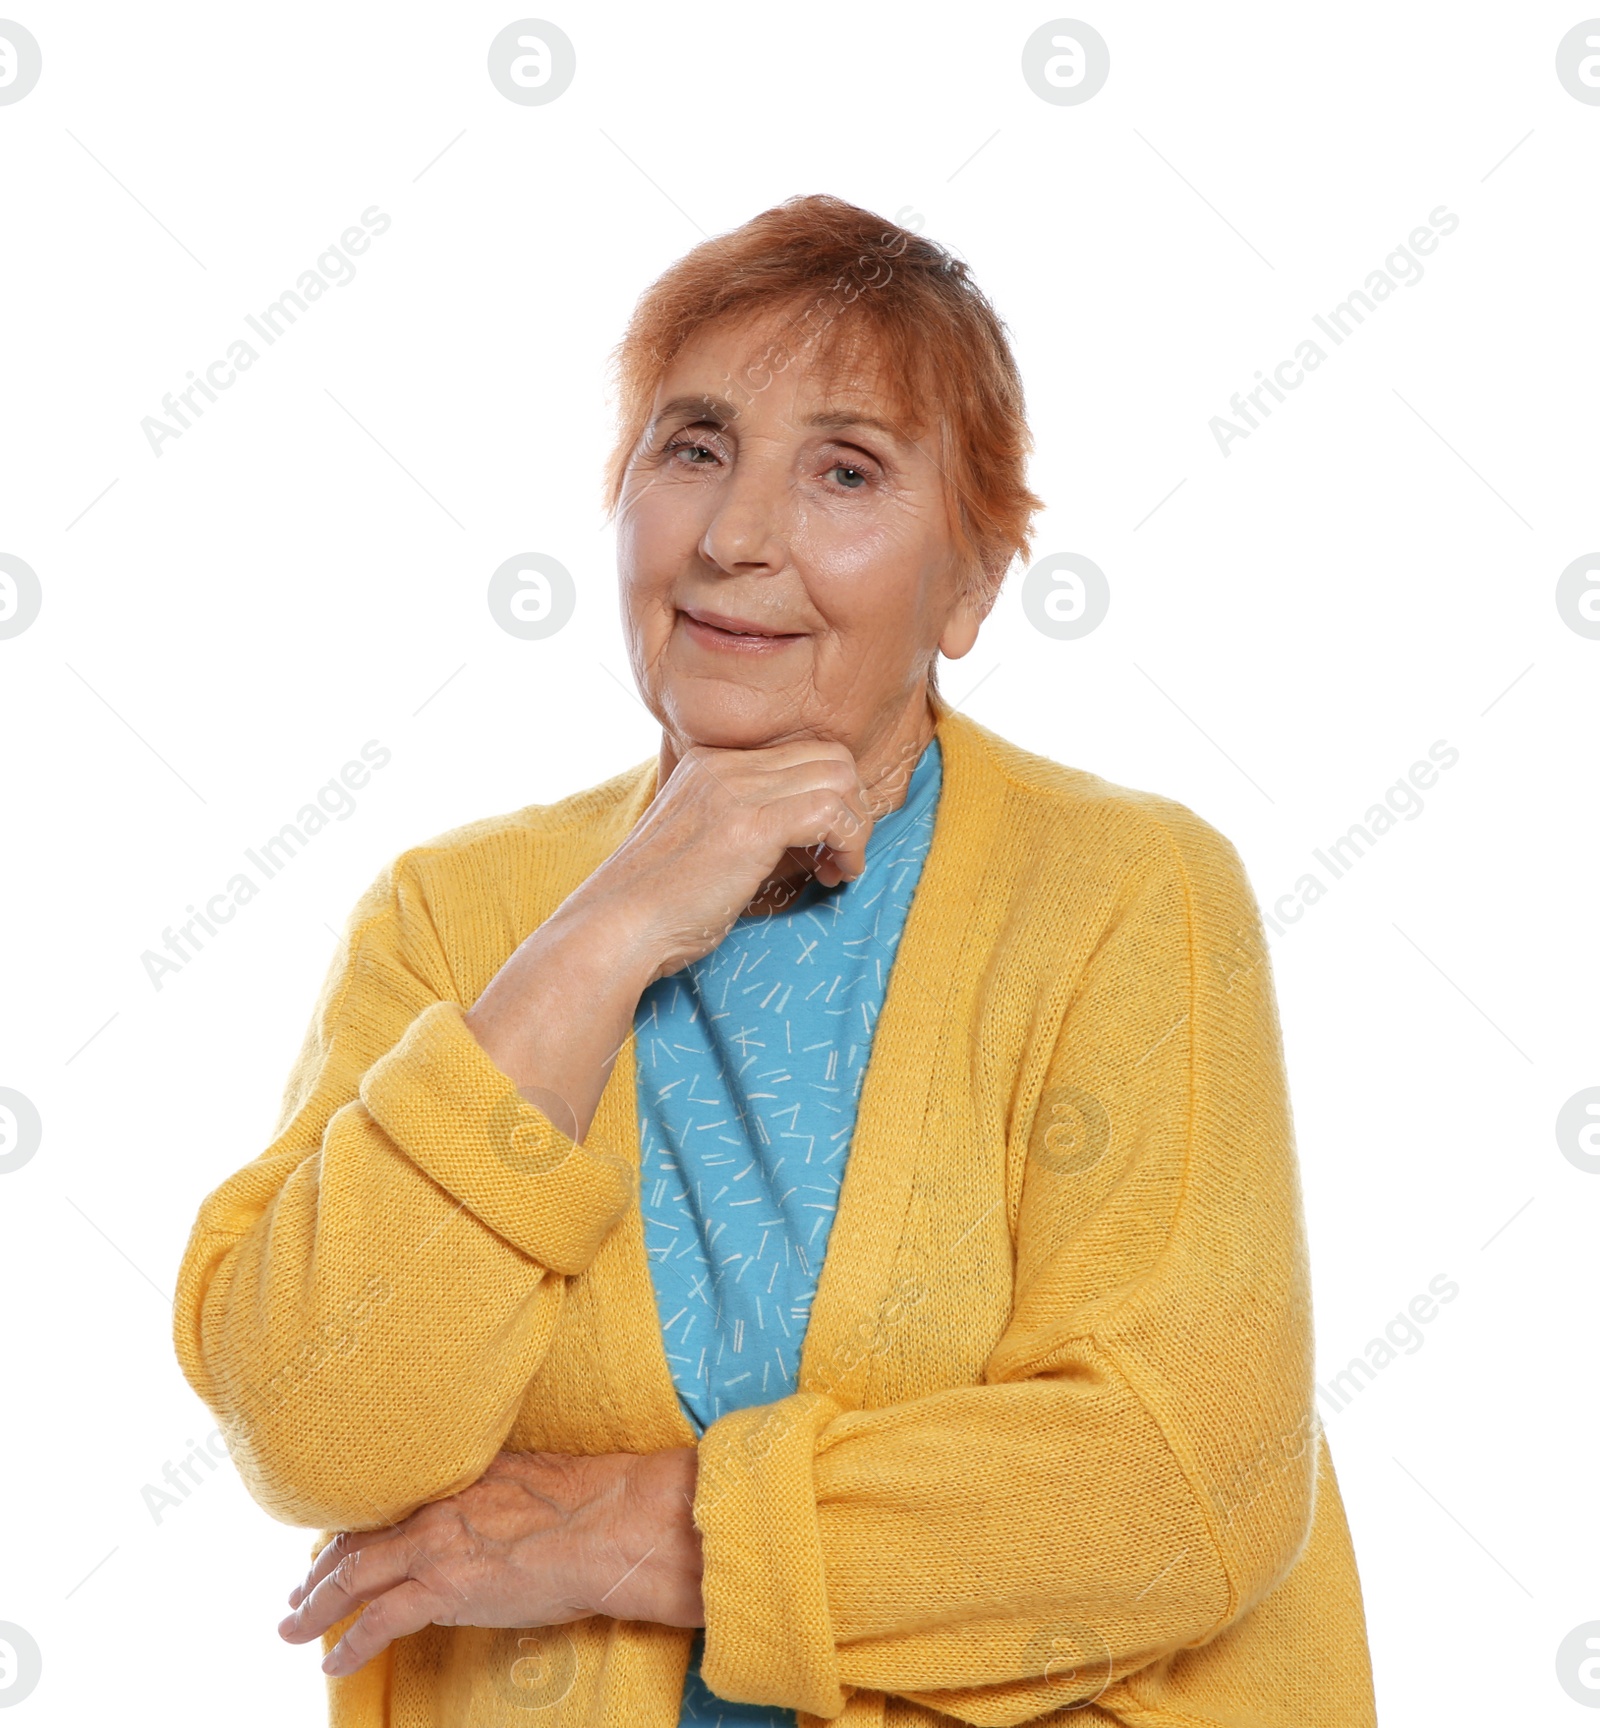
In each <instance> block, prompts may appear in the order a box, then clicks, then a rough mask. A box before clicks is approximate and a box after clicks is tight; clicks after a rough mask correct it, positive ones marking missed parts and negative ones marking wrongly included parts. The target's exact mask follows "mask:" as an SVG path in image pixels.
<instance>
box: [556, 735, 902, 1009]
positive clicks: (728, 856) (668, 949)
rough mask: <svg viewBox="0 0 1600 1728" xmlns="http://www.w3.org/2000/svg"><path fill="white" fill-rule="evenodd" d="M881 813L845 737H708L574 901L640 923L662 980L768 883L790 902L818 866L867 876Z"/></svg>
mask: <svg viewBox="0 0 1600 1728" xmlns="http://www.w3.org/2000/svg"><path fill="white" fill-rule="evenodd" d="M877 814H882V812H881V810H880V811H878V812H877ZM873 820H874V812H873V811H872V809H871V807H870V805H869V801H868V792H867V788H866V787H864V786H863V785H862V783H861V779H860V776H859V774H858V772H857V769H856V761H855V757H854V756H853V755H852V754H851V752H850V751H849V749H848V748H847V747H846V746H845V745H843V744H837V743H833V742H830V741H828V740H825V739H801V740H797V741H795V742H792V743H787V744H773V745H767V746H765V747H763V748H760V749H754V750H715V749H709V748H706V747H704V746H700V745H696V746H694V747H692V748H690V749H689V750H687V751H685V752H684V754H683V756H682V757H680V758H679V760H678V763H677V765H676V767H675V768H674V769H673V771H672V773H671V775H670V776H669V777H668V779H667V781H666V783H665V784H664V785H663V786H662V787H661V788H660V790H659V791H658V792H657V794H656V797H655V799H654V800H653V801H652V803H651V804H650V806H649V808H648V809H647V810H646V811H645V813H644V815H643V816H642V817H640V819H639V821H638V823H637V824H636V826H635V827H634V829H633V832H632V833H631V834H630V835H629V836H628V838H627V839H626V840H625V841H624V842H623V843H622V845H621V846H620V847H618V849H617V850H616V851H615V852H614V853H613V854H612V855H611V857H610V858H608V859H607V860H606V862H605V863H604V864H602V865H601V866H600V868H599V869H598V870H596V871H595V872H594V874H593V875H592V876H590V877H589V879H588V880H587V881H586V882H585V883H584V884H583V885H582V886H581V887H580V888H579V889H578V890H577V892H576V893H575V894H574V895H573V896H572V901H573V902H577V903H579V904H580V905H581V906H582V907H584V909H585V911H586V913H587V912H592V913H593V915H595V916H598V917H601V918H607V919H615V918H620V919H622V920H623V921H624V923H625V925H626V926H627V927H629V928H632V929H634V930H635V931H637V932H638V933H639V936H640V940H641V941H642V944H643V948H644V951H645V953H646V954H648V955H649V956H650V957H651V961H652V965H651V970H650V975H649V978H648V979H647V980H646V982H647V983H648V982H653V981H654V980H655V979H657V978H664V977H666V976H667V975H668V974H669V973H672V972H676V971H678V970H679V969H680V968H681V967H683V966H687V965H688V964H689V963H690V962H691V961H694V960H699V959H701V958H702V957H703V956H704V955H706V954H709V953H710V952H711V950H712V949H713V948H715V947H716V946H717V944H718V943H719V942H721V941H722V939H723V938H724V937H725V936H726V935H727V934H728V932H729V930H731V929H732V928H733V925H734V923H735V922H736V921H737V919H738V918H739V917H741V916H742V915H743V913H744V912H745V910H746V908H747V907H748V906H749V905H750V902H751V900H752V899H753V898H755V897H756V895H757V893H758V891H759V890H761V889H762V888H763V886H764V885H765V884H769V883H771V884H773V885H774V887H775V888H776V889H777V890H778V892H777V895H776V898H778V899H779V902H780V903H782V901H783V900H784V899H785V898H792V895H793V893H794V892H796V891H798V887H799V884H800V882H801V881H803V880H804V878H805V877H806V876H808V875H811V874H812V873H815V875H816V877H817V879H818V881H820V882H821V883H822V884H823V886H824V887H828V888H831V887H833V886H834V885H835V884H836V883H839V882H843V881H849V880H853V879H854V878H855V877H857V876H859V875H860V874H861V872H862V870H863V869H865V867H866V849H867V841H868V840H869V839H870V838H871V836H872V827H873ZM804 853H811V854H813V856H812V857H811V858H804V857H801V856H798V855H799V854H804ZM785 888H787V889H788V893H787V894H785V893H784V889H785ZM563 910H565V908H564V909H563Z"/></svg>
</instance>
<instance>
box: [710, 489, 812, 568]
mask: <svg viewBox="0 0 1600 1728" xmlns="http://www.w3.org/2000/svg"><path fill="white" fill-rule="evenodd" d="M792 508H793V497H792V493H791V490H790V488H789V486H788V484H787V476H786V475H784V476H780V475H778V474H777V473H775V472H772V471H769V470H768V469H767V468H766V465H765V464H761V463H752V464H749V465H747V466H741V467H738V468H735V470H734V471H733V472H732V473H731V474H730V475H729V476H728V478H727V479H726V480H725V481H723V483H722V484H721V485H720V486H719V487H718V488H717V491H716V496H715V502H714V504H713V506H712V512H711V519H710V521H709V522H708V523H707V524H706V530H705V533H704V534H703V535H702V536H701V540H700V553H701V556H702V557H703V558H705V560H706V561H707V563H709V564H713V565H715V566H717V568H719V569H721V570H725V571H727V572H728V574H730V575H734V574H739V575H751V574H756V575H759V574H761V573H762V572H764V571H769V570H770V571H777V570H781V569H783V568H784V566H785V565H786V564H787V563H788V562H789V548H788V539H789V521H790V513H791V511H792Z"/></svg>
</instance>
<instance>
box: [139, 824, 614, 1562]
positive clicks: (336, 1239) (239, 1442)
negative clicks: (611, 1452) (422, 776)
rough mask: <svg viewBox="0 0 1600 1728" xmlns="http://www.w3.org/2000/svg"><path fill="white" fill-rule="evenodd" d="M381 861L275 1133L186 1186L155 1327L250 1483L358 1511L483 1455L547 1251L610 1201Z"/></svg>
mask: <svg viewBox="0 0 1600 1728" xmlns="http://www.w3.org/2000/svg"><path fill="white" fill-rule="evenodd" d="M411 856H412V855H411V854H407V855H405V856H404V857H402V858H401V859H400V860H399V861H397V863H396V864H395V865H392V866H391V867H390V868H389V869H387V870H386V871H384V872H383V874H382V875H381V876H380V877H379V878H378V880H377V881H376V882H375V883H374V884H373V886H372V887H371V888H370V889H369V890H368V891H367V893H366V894H365V895H364V896H363V897H362V899H361V901H360V902H359V903H358V905H357V906H356V908H355V910H354V912H353V913H352V915H351V917H350V920H349V922H348V925H347V928H346V933H345V936H344V939H343V942H342V944H341V949H340V952H339V954H338V956H337V958H336V959H335V961H334V964H333V966H332V968H331V970H330V972H329V974H328V978H327V981H326V983H325V985H324V987H323V990H322V993H321V997H320V999H319V1001H318V1003H317V1007H316V1012H315V1015H314V1017H313V1020H312V1023H311V1028H310V1030H309V1032H308V1033H307V1035H306V1038H305V1041H304V1044H303V1046H302V1049H301V1052H300V1056H299V1059H298V1061H297V1062H296V1064H295V1067H294V1070H293V1072H292V1074H291V1076H290V1080H289V1084H288V1087H287V1089H286V1092H285V1096H284V1101H283V1107H282V1111H281V1114H280V1119H279V1123H278V1128H277V1134H276V1136H275V1138H274V1139H273V1141H272V1143H271V1145H269V1146H268V1147H267V1148H266V1150H265V1151H264V1152H262V1153H261V1154H260V1155H259V1156H258V1157H257V1158H255V1159H254V1160H253V1162H251V1163H249V1164H247V1165H245V1166H244V1168H243V1169H241V1170H239V1171H238V1172H237V1173H236V1174H235V1175H233V1176H231V1177H230V1178H229V1179H228V1180H227V1181H226V1182H224V1183H223V1184H222V1185H221V1186H220V1187H219V1188H217V1189H216V1191H215V1192H214V1193H212V1194H211V1195H210V1196H209V1197H208V1198H207V1199H206V1200H205V1202H204V1203H203V1204H202V1205H201V1207H200V1211H199V1216H198V1218H197V1220H196V1222H195V1224H194V1227H193V1230H192V1232H191V1234H190V1237H189V1241H188V1245H187V1247H186V1249H185V1252H184V1256H183V1261H182V1265H181V1268H180V1270H179V1274H178V1283H177V1295H176V1300H175V1304H174V1316H173V1335H174V1343H175V1346H176V1350H177V1355H178V1360H179V1363H180V1365H181V1366H182V1369H183V1372H184V1375H185V1377H186V1378H187V1380H188V1381H189V1384H190V1385H191V1386H192V1387H193V1388H194V1390H195V1392H196V1393H198V1395H199V1396H200V1397H201V1399H203V1400H204V1402H205V1403H206V1404H207V1406H208V1407H209V1408H210V1409H211V1411H212V1413H213V1414H214V1415H215V1416H216V1418H217V1421H218V1424H219V1426H220V1427H221V1428H222V1431H223V1433H224V1436H225V1437H226V1439H227V1442H228V1448H229V1451H230V1453H231V1455H232V1457H233V1460H234V1463H235V1464H236V1466H237V1467H238V1469H239V1472H240V1475H241V1476H242V1477H243V1479H244V1481H245V1483H246V1485H247V1486H248V1487H249V1489H250V1491H251V1493H252V1494H253V1495H254V1497H255V1498H256V1500H257V1501H258V1502H259V1503H260V1504H261V1505H262V1506H263V1507H264V1508H265V1509H266V1510H267V1511H268V1512H270V1513H271V1514H272V1515H273V1516H274V1517H275V1518H278V1519H281V1520H282V1521H283V1522H285V1523H288V1524H298V1525H306V1526H310V1527H315V1528H319V1529H352V1530H361V1529H376V1528H379V1527H381V1526H384V1525H387V1524H392V1523H394V1522H396V1521H398V1520H399V1519H401V1518H404V1517H406V1516H407V1515H408V1514H409V1513H410V1512H412V1511H414V1510H415V1509H416V1508H417V1507H418V1506H420V1505H422V1504H423V1503H425V1502H427V1501H432V1500H437V1499H441V1498H443V1497H444V1496H446V1495H449V1494H452V1493H456V1492H458V1491H459V1490H460V1489H462V1488H464V1487H466V1486H468V1485H469V1484H470V1483H472V1482H474V1481H476V1480H477V1479H478V1477H479V1476H481V1475H482V1474H483V1471H484V1469H485V1468H486V1467H487V1466H488V1464H489V1462H490V1460H491V1459H492V1458H493V1456H494V1454H495V1452H496V1451H497V1450H498V1449H499V1447H500V1445H501V1444H502V1442H503V1441H504V1439H505V1437H506V1435H507V1434H508V1432H509V1430H510V1427H511V1424H512V1422H513V1420H514V1418H515V1415H516V1412H517V1408H518V1405H519V1403H520V1400H521V1398H522V1396H523V1393H524V1391H525V1390H526V1387H527V1385H528V1382H529V1380H530V1379H531V1378H532V1376H533V1375H534V1373H535V1371H536V1370H537V1369H538V1366H539V1364H540V1362H541V1360H542V1359H543V1357H544V1354H545V1351H546V1349H547V1347H548V1344H549V1340H550V1337H551V1334H552V1332H553V1330H554V1327H555V1324H556V1319H557V1315H558V1313H559V1311H560V1306H561V1301H562V1293H563V1289H564V1284H565V1279H564V1277H563V1276H562V1275H563V1274H572V1273H576V1272H580V1271H582V1270H583V1268H584V1267H585V1266H586V1265H587V1264H588V1263H589V1261H590V1260H591V1259H592V1258H593V1256H594V1254H595V1252H596V1251H597V1249H598V1247H599V1244H600V1242H601V1240H602V1238H603V1237H604V1236H605V1234H606V1233H607V1231H608V1230H609V1229H610V1228H611V1225H612V1224H613V1223H614V1222H615V1221H616V1219H617V1218H618V1217H620V1216H621V1214H622V1212H623V1210H624V1209H625V1208H626V1206H627V1205H628V1204H629V1203H630V1200H631V1198H632V1194H633V1191H634V1180H633V1176H632V1174H631V1169H630V1167H629V1165H628V1164H627V1163H626V1161H625V1160H623V1159H622V1158H620V1157H618V1156H616V1155H615V1154H613V1153H609V1152H606V1151H605V1150H603V1149H600V1148H596V1147H595V1146H594V1145H593V1144H590V1145H588V1146H580V1145H576V1144H574V1143H573V1142H572V1141H571V1140H569V1139H567V1138H566V1137H565V1136H564V1135H563V1134H562V1133H561V1132H560V1131H559V1129H557V1128H556V1127H555V1126H554V1125H553V1124H552V1123H551V1122H550V1120H549V1119H548V1118H547V1117H546V1116H544V1115H543V1114H542V1113H541V1112H540V1111H539V1110H537V1109H536V1108H535V1107H534V1106H533V1105H531V1104H529V1103H528V1102H527V1101H526V1100H525V1099H524V1098H523V1097H522V1095H521V1094H520V1093H519V1092H518V1091H517V1089H516V1087H515V1086H514V1085H513V1083H512V1082H511V1080H510V1079H509V1078H508V1077H507V1076H506V1075H505V1074H503V1073H502V1072H501V1071H500V1069H499V1068H497V1067H496V1066H495V1065H494V1063H493V1062H492V1061H491V1060H490V1059H489V1057H488V1056H487V1054H486V1053H485V1052H484V1050H483V1049H482V1047H481V1046H480V1045H479V1044H478V1042H477V1040H476V1038H474V1037H473V1035H472V1033H471V1031H470V1029H469V1028H468V1027H467V1025H466V1022H465V1020H464V1019H463V1011H462V1006H461V1004H460V1002H458V1001H457V1000H456V999H455V986H454V983H453V981H452V978H451V975H450V968H449V965H448V962H447V960H446V957H445V955H444V952H443V950H442V946H441V944H440V941H439V938H438V935H437V933H436V929H435V923H434V916H433V912H432V910H431V909H430V907H429V905H428V902H427V898H426V895H425V894H424V892H423V890H422V888H421V886H420V885H419V883H418V882H417V881H416V879H415V877H414V875H413V872H412V871H411V870H409V869H408V868H407V863H408V859H410V858H411Z"/></svg>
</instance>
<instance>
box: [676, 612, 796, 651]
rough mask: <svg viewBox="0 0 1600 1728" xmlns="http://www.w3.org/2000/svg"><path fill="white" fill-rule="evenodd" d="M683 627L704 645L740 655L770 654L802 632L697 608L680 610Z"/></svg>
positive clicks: (792, 640) (794, 639)
mask: <svg viewBox="0 0 1600 1728" xmlns="http://www.w3.org/2000/svg"><path fill="white" fill-rule="evenodd" d="M681 616H682V618H683V623H684V629H685V630H686V631H687V632H688V634H689V635H690V636H691V637H692V638H693V640H694V641H696V642H698V643H700V644H701V645H702V646H703V647H706V648H720V649H722V650H724V651H728V650H731V651H733V652H734V653H742V654H770V653H773V652H775V651H776V650H778V649H780V648H783V647H785V646H787V645H788V644H789V643H790V642H798V641H799V640H800V638H801V635H802V634H803V632H801V631H784V630H769V629H767V627H766V626H765V625H763V624H758V623H756V622H755V621H754V620H753V619H750V618H730V617H728V616H726V614H724V613H721V612H706V611H703V610H701V609H700V608H699V607H695V608H694V609H692V610H690V609H689V608H683V609H681Z"/></svg>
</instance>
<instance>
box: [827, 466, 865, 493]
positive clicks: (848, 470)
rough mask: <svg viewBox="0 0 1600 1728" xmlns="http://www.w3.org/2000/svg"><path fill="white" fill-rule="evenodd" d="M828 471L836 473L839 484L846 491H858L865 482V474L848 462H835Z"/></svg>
mask: <svg viewBox="0 0 1600 1728" xmlns="http://www.w3.org/2000/svg"><path fill="white" fill-rule="evenodd" d="M828 472H829V473H830V474H834V475H837V476H838V477H839V484H840V485H841V486H843V487H844V488H845V490H846V491H848V492H856V491H859V490H860V488H861V487H863V486H865V485H866V483H867V477H866V475H865V474H863V473H862V471H861V470H860V469H859V468H852V467H851V466H850V464H849V463H848V462H835V463H834V465H833V466H832V467H831V468H830V469H829V470H828ZM846 476H848V478H846Z"/></svg>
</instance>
